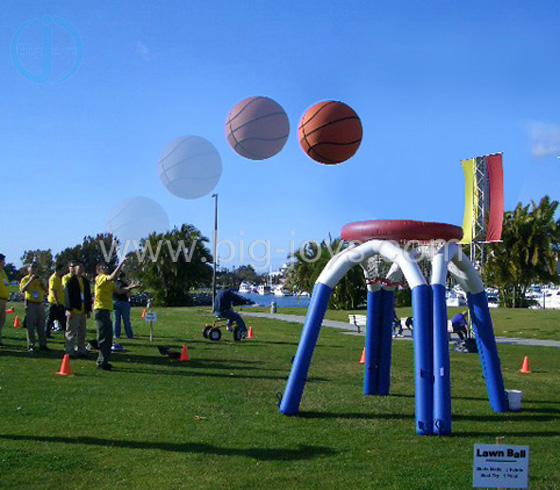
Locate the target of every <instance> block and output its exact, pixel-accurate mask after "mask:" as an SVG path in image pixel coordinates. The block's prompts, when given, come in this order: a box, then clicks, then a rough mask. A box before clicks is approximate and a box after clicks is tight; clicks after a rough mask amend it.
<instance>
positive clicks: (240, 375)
mask: <svg viewBox="0 0 560 490" xmlns="http://www.w3.org/2000/svg"><path fill="white" fill-rule="evenodd" d="M188 364H189V366H185V369H182V366H179V365H176V366H177V369H174V370H161V369H142V368H127V367H126V366H123V367H121V366H117V365H115V367H114V368H113V370H114V371H115V372H122V373H137V374H153V375H156V376H161V375H164V376H200V377H203V378H204V377H206V378H233V379H236V378H237V379H270V380H282V381H286V379H287V378H288V373H287V372H286V375H285V376H266V375H253V374H244V373H236V372H235V371H236V368H232V369H231V373H229V374H226V373H224V374H221V373H209V372H202V371H192V370H190V369H189V367H190V365H192V362H190V363H188ZM203 367H205V368H211V366H210V367H209V366H203ZM326 381H330V380H328V379H326V378H317V377H314V378H309V379H308V380H307V382H308V383H318V382H326Z"/></svg>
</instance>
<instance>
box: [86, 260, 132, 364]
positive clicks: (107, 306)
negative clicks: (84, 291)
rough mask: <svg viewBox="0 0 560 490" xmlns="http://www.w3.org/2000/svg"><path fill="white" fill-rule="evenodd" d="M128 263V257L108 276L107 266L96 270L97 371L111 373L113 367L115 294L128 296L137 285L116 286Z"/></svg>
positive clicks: (98, 267)
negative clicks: (112, 313)
mask: <svg viewBox="0 0 560 490" xmlns="http://www.w3.org/2000/svg"><path fill="white" fill-rule="evenodd" d="M125 261H126V257H125V258H124V259H123V261H122V262H121V263H120V264H119V265H118V266H117V268H116V269H115V270H114V271H113V272H112V273H111V274H108V273H107V272H108V267H107V264H98V265H97V267H96V268H95V272H96V273H97V276H96V277H95V300H94V303H93V316H94V318H95V326H96V327H97V343H98V345H99V357H98V358H97V369H102V370H104V371H110V370H111V369H112V368H113V366H112V365H111V364H110V363H109V359H110V358H111V347H112V346H113V324H112V322H111V311H112V310H113V294H114V293H117V294H126V293H127V292H128V291H130V290H131V289H134V288H135V287H137V286H136V284H132V285H130V286H127V287H126V288H124V289H120V288H118V287H117V285H116V284H115V279H116V278H117V277H118V276H119V274H120V272H121V269H122V267H123V265H124V263H125Z"/></svg>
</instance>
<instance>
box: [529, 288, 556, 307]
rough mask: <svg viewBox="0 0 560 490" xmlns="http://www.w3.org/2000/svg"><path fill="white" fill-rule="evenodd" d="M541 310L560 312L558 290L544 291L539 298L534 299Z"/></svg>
mask: <svg viewBox="0 0 560 490" xmlns="http://www.w3.org/2000/svg"><path fill="white" fill-rule="evenodd" d="M534 299H535V300H536V301H537V304H538V305H539V308H541V309H550V310H560V290H558V289H545V290H544V291H543V294H541V295H540V297H536V298H534Z"/></svg>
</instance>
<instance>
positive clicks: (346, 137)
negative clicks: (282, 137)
mask: <svg viewBox="0 0 560 490" xmlns="http://www.w3.org/2000/svg"><path fill="white" fill-rule="evenodd" d="M298 138H299V144H300V145H301V147H302V148H303V151H304V152H305V153H306V154H307V156H309V157H310V158H312V159H313V160H315V161H316V162H319V163H326V164H336V163H341V162H344V161H345V160H348V159H349V158H350V157H352V156H353V155H354V153H356V151H357V150H358V148H359V146H360V143H361V142H362V123H361V121H360V118H359V117H358V115H357V114H356V113H355V112H354V110H353V109H352V108H351V107H349V106H347V105H346V104H345V103H344V102H339V101H336V100H328V101H324V102H319V103H317V104H315V105H314V106H313V107H311V108H310V109H308V110H307V112H306V113H305V114H304V115H303V117H302V118H301V121H300V122H299V128H298Z"/></svg>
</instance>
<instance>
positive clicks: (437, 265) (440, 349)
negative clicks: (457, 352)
mask: <svg viewBox="0 0 560 490" xmlns="http://www.w3.org/2000/svg"><path fill="white" fill-rule="evenodd" d="M452 252H453V253H455V250H452ZM449 253H450V250H449V248H448V247H443V248H442V249H440V250H439V251H438V253H437V254H436V255H435V256H434V258H433V260H432V278H431V285H432V305H433V346H434V416H433V419H434V433H435V434H438V435H443V434H450V433H451V373H450V361H449V337H448V334H447V303H446V301H445V283H446V280H447V266H448V262H449Z"/></svg>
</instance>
